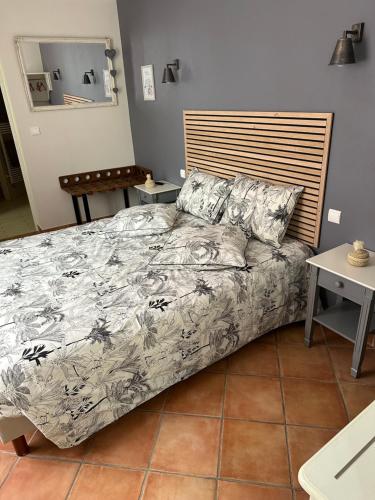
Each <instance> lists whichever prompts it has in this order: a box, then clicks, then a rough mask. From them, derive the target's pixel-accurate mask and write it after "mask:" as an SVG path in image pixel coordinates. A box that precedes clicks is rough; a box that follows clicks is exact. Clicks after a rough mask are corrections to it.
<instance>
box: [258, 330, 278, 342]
mask: <svg viewBox="0 0 375 500" xmlns="http://www.w3.org/2000/svg"><path fill="white" fill-rule="evenodd" d="M252 342H263V343H266V344H276V332H275V331H274V330H273V331H272V332H268V333H265V334H264V335H261V336H260V337H258V338H256V339H255V340H252Z"/></svg>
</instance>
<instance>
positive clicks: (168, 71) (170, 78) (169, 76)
mask: <svg viewBox="0 0 375 500" xmlns="http://www.w3.org/2000/svg"><path fill="white" fill-rule="evenodd" d="M172 68H174V69H175V70H176V71H177V70H178V69H180V61H179V60H178V59H175V60H174V61H173V63H170V64H167V65H166V67H165V68H164V71H163V79H162V81H161V83H175V82H176V77H175V74H174V72H173V69H172Z"/></svg>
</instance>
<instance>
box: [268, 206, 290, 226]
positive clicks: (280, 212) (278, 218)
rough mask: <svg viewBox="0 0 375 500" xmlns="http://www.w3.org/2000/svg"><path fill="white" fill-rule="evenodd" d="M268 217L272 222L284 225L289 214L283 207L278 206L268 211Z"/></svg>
mask: <svg viewBox="0 0 375 500" xmlns="http://www.w3.org/2000/svg"><path fill="white" fill-rule="evenodd" d="M268 216H269V217H270V218H271V220H273V221H274V222H281V223H283V224H286V223H287V222H288V220H289V213H288V210H287V207H286V206H285V205H279V206H278V207H277V208H276V209H275V210H268Z"/></svg>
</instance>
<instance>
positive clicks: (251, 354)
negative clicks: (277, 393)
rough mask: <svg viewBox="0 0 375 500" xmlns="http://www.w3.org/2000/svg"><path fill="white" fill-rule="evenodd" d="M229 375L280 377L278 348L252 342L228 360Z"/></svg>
mask: <svg viewBox="0 0 375 500" xmlns="http://www.w3.org/2000/svg"><path fill="white" fill-rule="evenodd" d="M228 373H241V374H245V375H270V376H278V375H279V365H278V361H277V353H276V346H274V345H271V344H266V343H262V342H250V344H248V345H246V346H245V347H242V349H240V350H239V351H237V352H236V353H234V354H232V355H231V356H229V358H228Z"/></svg>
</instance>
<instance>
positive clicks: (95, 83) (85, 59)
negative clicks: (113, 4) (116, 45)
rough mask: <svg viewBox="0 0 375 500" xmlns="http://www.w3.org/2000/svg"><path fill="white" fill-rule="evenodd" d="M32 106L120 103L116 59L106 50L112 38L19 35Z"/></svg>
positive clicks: (48, 106)
mask: <svg viewBox="0 0 375 500" xmlns="http://www.w3.org/2000/svg"><path fill="white" fill-rule="evenodd" d="M16 43H17V48H18V53H19V57H20V62H21V67H22V72H23V77H24V81H25V87H26V92H27V95H28V98H29V100H30V104H31V109H33V110H43V109H44V110H46V109H51V108H52V109H56V107H57V106H58V107H61V106H62V107H64V108H65V107H66V108H68V107H86V106H106V105H107V106H108V105H114V104H116V103H117V102H116V94H115V93H114V92H113V90H112V89H113V88H114V87H115V83H114V78H113V76H112V74H115V72H114V71H113V72H112V74H111V73H110V72H111V70H113V66H112V61H111V59H109V58H107V57H106V55H105V53H104V51H105V50H106V49H108V48H110V40H109V39H106V38H102V39H90V40H87V39H79V38H77V39H69V38H66V39H65V38H64V39H61V38H56V39H53V38H48V39H47V38H46V39H43V38H34V37H18V38H17V39H16Z"/></svg>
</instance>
